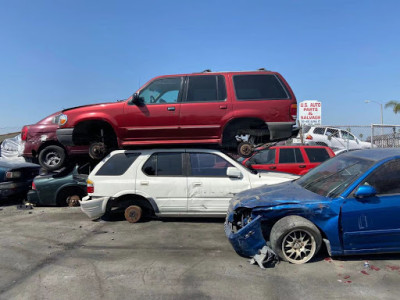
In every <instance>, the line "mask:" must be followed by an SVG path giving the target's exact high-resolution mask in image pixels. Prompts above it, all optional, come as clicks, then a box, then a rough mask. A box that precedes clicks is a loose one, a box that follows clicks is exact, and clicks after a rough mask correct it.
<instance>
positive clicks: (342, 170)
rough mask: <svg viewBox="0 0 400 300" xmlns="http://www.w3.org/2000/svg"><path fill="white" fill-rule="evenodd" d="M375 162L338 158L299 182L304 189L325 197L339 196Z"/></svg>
mask: <svg viewBox="0 0 400 300" xmlns="http://www.w3.org/2000/svg"><path fill="white" fill-rule="evenodd" d="M373 164H374V161H371V160H368V159H363V158H359V157H352V156H337V157H334V158H332V159H330V160H328V161H327V162H325V163H323V164H321V165H319V166H318V167H316V168H315V169H313V170H311V171H310V172H308V173H307V174H306V175H304V176H303V177H301V178H300V179H298V180H297V183H298V184H299V185H300V186H302V187H303V188H305V189H307V190H309V191H311V192H313V193H316V194H318V195H321V196H324V197H330V198H335V197H337V196H339V195H340V194H341V193H342V192H343V191H344V190H345V189H346V188H347V187H348V186H349V185H350V184H351V183H352V182H354V180H356V179H357V178H358V177H359V176H360V175H361V174H363V173H364V172H365V171H366V170H368V169H369V168H370V167H371V166H372V165H373Z"/></svg>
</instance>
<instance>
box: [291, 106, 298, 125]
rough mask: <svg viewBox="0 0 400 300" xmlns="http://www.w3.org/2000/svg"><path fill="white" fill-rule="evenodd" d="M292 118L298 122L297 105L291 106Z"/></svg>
mask: <svg viewBox="0 0 400 300" xmlns="http://www.w3.org/2000/svg"><path fill="white" fill-rule="evenodd" d="M290 116H291V117H292V119H293V120H295V121H296V120H297V103H296V104H292V105H290Z"/></svg>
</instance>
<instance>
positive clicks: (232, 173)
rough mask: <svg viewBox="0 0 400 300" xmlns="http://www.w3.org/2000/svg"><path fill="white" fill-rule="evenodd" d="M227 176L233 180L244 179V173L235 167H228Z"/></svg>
mask: <svg viewBox="0 0 400 300" xmlns="http://www.w3.org/2000/svg"><path fill="white" fill-rule="evenodd" d="M226 175H227V176H228V177H231V178H242V173H241V172H240V171H239V169H238V168H235V167H228V169H226Z"/></svg>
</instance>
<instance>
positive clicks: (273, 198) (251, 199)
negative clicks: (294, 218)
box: [229, 181, 327, 211]
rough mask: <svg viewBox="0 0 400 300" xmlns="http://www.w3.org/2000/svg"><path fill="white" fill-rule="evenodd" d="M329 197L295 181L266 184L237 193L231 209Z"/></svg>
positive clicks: (305, 201)
mask: <svg viewBox="0 0 400 300" xmlns="http://www.w3.org/2000/svg"><path fill="white" fill-rule="evenodd" d="M326 200H327V198H325V197H323V196H320V195H318V194H315V193H313V192H310V191H308V190H306V189H304V188H302V187H301V186H300V185H298V184H297V183H296V182H295V181H292V182H284V183H280V184H274V185H264V186H261V187H258V188H254V189H250V190H247V191H244V192H241V193H239V194H237V195H236V196H235V197H234V198H233V199H232V200H231V202H230V205H229V210H230V211H232V210H235V209H236V208H238V207H247V208H255V207H260V206H261V207H262V206H264V207H265V206H277V205H282V204H297V203H301V204H306V203H308V202H311V203H315V202H318V201H326Z"/></svg>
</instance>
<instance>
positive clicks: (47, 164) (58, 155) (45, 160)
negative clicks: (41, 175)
mask: <svg viewBox="0 0 400 300" xmlns="http://www.w3.org/2000/svg"><path fill="white" fill-rule="evenodd" d="M65 158H66V154H65V151H64V149H63V148H62V147H60V146H56V145H50V146H47V147H45V148H44V149H43V150H42V151H40V153H39V158H38V159H39V164H40V165H41V166H42V167H43V168H45V169H46V170H48V171H54V170H57V169H61V167H63V166H64V161H65Z"/></svg>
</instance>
